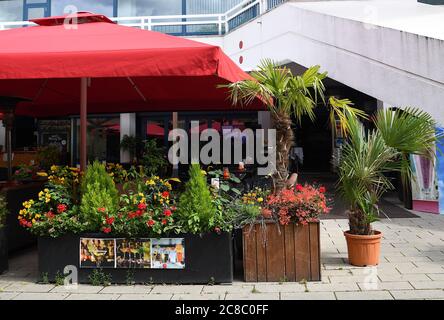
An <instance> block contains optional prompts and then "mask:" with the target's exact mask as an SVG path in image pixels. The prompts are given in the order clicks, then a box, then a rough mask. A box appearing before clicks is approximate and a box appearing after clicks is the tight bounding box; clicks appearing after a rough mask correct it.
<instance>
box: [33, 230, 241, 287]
mask: <svg viewBox="0 0 444 320" xmlns="http://www.w3.org/2000/svg"><path fill="white" fill-rule="evenodd" d="M81 237H85V238H97V239H106V238H114V237H110V236H107V235H104V234H82V235H64V236H62V237H60V238H49V237H41V238H39V239H38V259H39V262H38V264H39V273H40V275H42V274H47V276H48V279H49V281H51V282H53V281H55V276H56V274H57V273H61V272H63V269H64V268H65V266H67V265H72V266H75V267H76V268H77V270H78V282H79V283H90V279H89V275H90V274H91V273H92V272H93V270H95V269H97V268H80V259H79V257H80V256H79V251H80V238H81ZM171 237H172V238H183V239H184V248H185V267H184V268H183V269H151V268H147V269H136V268H119V267H117V268H103V269H102V271H103V272H104V273H106V274H109V275H111V282H112V283H118V284H126V282H127V274H128V271H132V272H134V274H133V281H134V282H136V283H161V284H163V283H171V284H194V283H196V284H197V283H201V284H207V283H209V282H214V283H231V282H233V253H232V252H233V251H232V238H231V233H228V232H223V233H221V234H216V233H209V234H204V235H202V236H200V235H193V234H179V235H172V236H171ZM165 238H168V237H167V236H165Z"/></svg>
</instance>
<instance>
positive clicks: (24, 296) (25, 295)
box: [12, 292, 69, 300]
mask: <svg viewBox="0 0 444 320" xmlns="http://www.w3.org/2000/svg"><path fill="white" fill-rule="evenodd" d="M68 295H69V294H68V293H47V292H41V293H35V292H22V293H20V294H18V295H17V296H15V297H14V298H13V299H12V300H64V299H65V298H66V297H67V296H68Z"/></svg>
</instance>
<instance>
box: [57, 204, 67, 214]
mask: <svg viewBox="0 0 444 320" xmlns="http://www.w3.org/2000/svg"><path fill="white" fill-rule="evenodd" d="M67 208H68V207H67V206H66V204H59V205H58V206H57V212H58V213H62V212H65V211H66V209H67Z"/></svg>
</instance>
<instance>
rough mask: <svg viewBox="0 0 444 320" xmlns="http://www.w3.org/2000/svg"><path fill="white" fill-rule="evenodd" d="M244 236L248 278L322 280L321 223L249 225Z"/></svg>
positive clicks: (251, 280) (264, 279)
mask: <svg viewBox="0 0 444 320" xmlns="http://www.w3.org/2000/svg"><path fill="white" fill-rule="evenodd" d="M242 238H243V262H244V279H245V281H247V282H279V281H302V280H306V281H320V280H321V262H320V245H319V244H320V236H319V223H310V224H309V225H307V226H301V225H295V224H289V225H287V226H277V225H276V224H275V223H267V224H266V228H265V231H264V230H263V229H262V228H261V226H260V225H259V224H258V225H255V226H254V227H253V229H251V231H250V227H249V226H247V227H244V229H243V237H242Z"/></svg>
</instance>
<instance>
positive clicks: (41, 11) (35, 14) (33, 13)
mask: <svg viewBox="0 0 444 320" xmlns="http://www.w3.org/2000/svg"><path fill="white" fill-rule="evenodd" d="M44 16H45V8H28V20H31V19H37V18H43V17H44Z"/></svg>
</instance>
